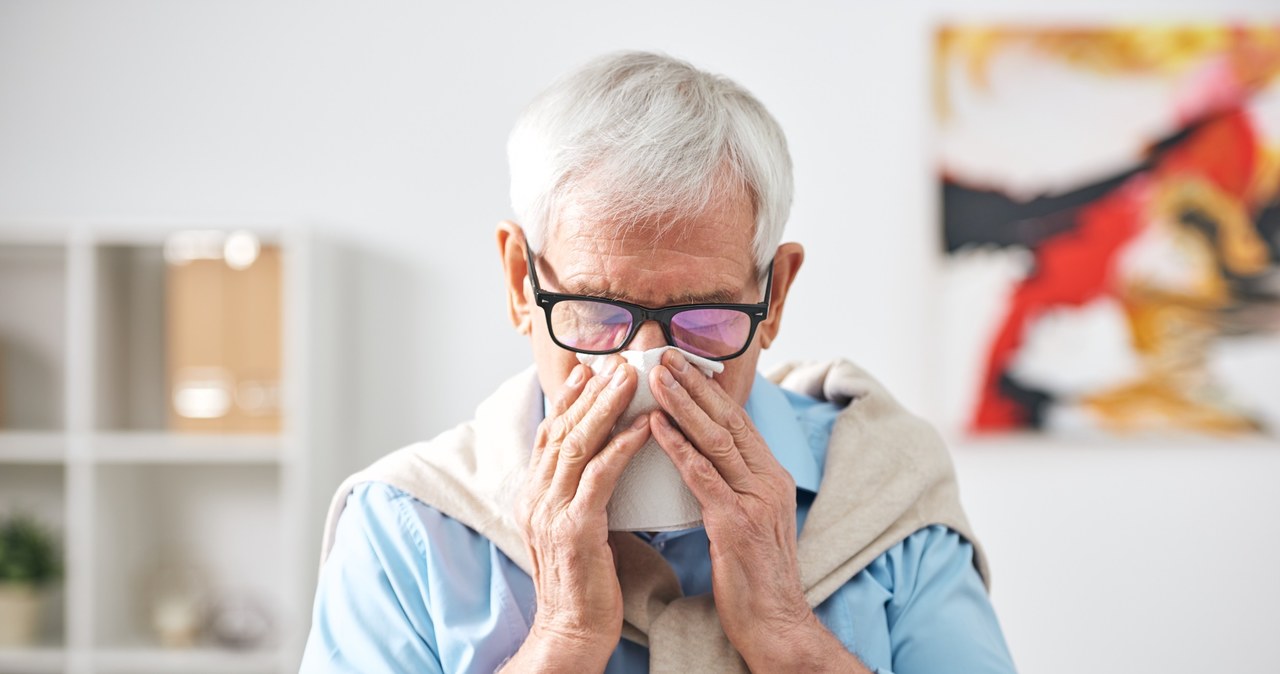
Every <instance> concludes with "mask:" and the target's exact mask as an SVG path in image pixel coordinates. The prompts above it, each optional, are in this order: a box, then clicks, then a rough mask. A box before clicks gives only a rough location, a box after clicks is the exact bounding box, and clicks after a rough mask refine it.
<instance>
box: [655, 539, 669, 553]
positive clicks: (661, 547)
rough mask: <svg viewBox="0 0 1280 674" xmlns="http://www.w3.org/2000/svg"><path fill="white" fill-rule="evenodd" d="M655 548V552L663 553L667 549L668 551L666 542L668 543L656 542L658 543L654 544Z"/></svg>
mask: <svg viewBox="0 0 1280 674" xmlns="http://www.w3.org/2000/svg"><path fill="white" fill-rule="evenodd" d="M653 548H654V549H655V550H657V551H658V552H662V551H663V550H666V549H667V542H666V541H656V542H655V543H654V544H653Z"/></svg>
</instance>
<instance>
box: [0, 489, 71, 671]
mask: <svg viewBox="0 0 1280 674" xmlns="http://www.w3.org/2000/svg"><path fill="white" fill-rule="evenodd" d="M17 513H21V514H26V515H30V516H31V517H33V518H35V519H36V521H38V522H39V523H40V524H42V525H44V526H45V527H46V528H48V529H49V530H51V531H52V532H53V534H54V536H55V537H56V539H57V540H58V544H59V546H60V547H61V551H62V559H63V561H62V566H63V569H64V570H65V569H66V568H67V561H66V560H67V554H66V550H67V541H66V531H67V528H66V470H65V468H64V467H63V466H61V465H40V464H0V516H9V515H12V514H17ZM64 578H65V575H64ZM64 582H65V581H57V582H55V583H53V584H52V585H51V586H50V587H49V588H48V589H47V590H44V591H43V596H42V606H43V615H42V616H41V624H40V632H39V635H38V637H37V638H38V643H37V645H36V647H34V648H28V649H9V650H4V651H0V653H3V655H0V672H7V671H14V670H17V671H26V667H14V668H13V669H8V668H6V667H4V666H3V663H4V662H7V661H13V659H18V660H21V661H27V660H30V661H32V662H45V661H48V660H49V659H50V658H51V657H52V656H50V655H49V654H50V653H51V652H52V651H53V650H54V649H55V648H56V647H60V646H61V645H62V644H64V643H65V641H66V638H65V634H66V610H65V603H66V593H65V591H64V587H65V585H64ZM32 669H39V668H38V667H32Z"/></svg>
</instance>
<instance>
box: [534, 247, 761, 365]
mask: <svg viewBox="0 0 1280 674" xmlns="http://www.w3.org/2000/svg"><path fill="white" fill-rule="evenodd" d="M525 257H526V258H527V259H528V261H529V281H530V282H531V283H532V284H533V297H534V301H535V302H537V303H538V306H540V307H542V310H543V313H545V314H546V315H547V332H548V333H550V334H551V341H553V342H555V343H556V345H557V346H559V347H560V348H563V349H568V350H570V351H575V352H577V353H586V354H605V353H617V352H618V351H621V350H622V349H624V348H625V347H626V346H627V345H628V344H630V343H631V340H632V339H633V338H634V337H635V336H636V332H637V331H638V330H639V329H640V326H641V325H643V324H644V322H645V321H657V322H658V325H660V326H662V334H663V335H664V336H665V337H666V338H667V344H670V345H672V346H678V347H680V348H681V349H684V350H685V351H688V352H690V353H694V354H697V355H699V356H702V357H704V358H706V359H708V360H729V359H731V358H737V357H738V356H741V355H742V353H743V352H744V351H746V350H747V347H748V346H749V345H750V344H751V338H752V337H754V336H755V334H756V327H757V326H759V325H760V322H761V321H763V320H764V319H766V318H768V316H769V297H770V295H771V293H772V292H773V261H772V260H770V261H769V271H768V274H767V276H766V277H765V287H764V301H763V302H760V303H759V304H678V305H674V306H670V307H662V308H660V309H651V308H649V307H643V306H640V305H639V304H631V303H630V302H623V301H620V300H611V299H605V298H603V297H591V296H589V295H566V294H563V293H551V292H546V291H544V290H542V288H541V287H539V286H538V271H537V270H536V269H535V268H534V261H533V252H532V251H530V250H529V248H528V246H526V247H525Z"/></svg>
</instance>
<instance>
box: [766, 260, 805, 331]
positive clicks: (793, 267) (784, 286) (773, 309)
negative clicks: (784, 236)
mask: <svg viewBox="0 0 1280 674" xmlns="http://www.w3.org/2000/svg"><path fill="white" fill-rule="evenodd" d="M802 264H804V246H801V245H800V244H798V243H784V244H782V245H781V246H778V254H777V255H775V256H774V258H773V291H772V294H771V295H770V298H769V317H768V318H766V319H765V320H764V322H763V323H761V324H760V328H759V333H760V346H762V347H764V348H766V349H767V348H769V345H770V344H772V343H773V340H774V339H775V338H777V336H778V330H779V329H780V328H781V327H782V307H783V306H784V305H785V304H786V303H787V293H788V292H789V291H790V290H791V284H792V282H794V281H795V280H796V274H797V273H799V272H800V265H802Z"/></svg>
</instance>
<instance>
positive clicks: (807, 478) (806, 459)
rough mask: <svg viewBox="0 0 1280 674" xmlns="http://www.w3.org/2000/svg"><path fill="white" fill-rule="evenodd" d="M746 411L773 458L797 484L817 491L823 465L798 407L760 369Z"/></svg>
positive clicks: (801, 487)
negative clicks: (810, 441) (802, 423)
mask: <svg viewBox="0 0 1280 674" xmlns="http://www.w3.org/2000/svg"><path fill="white" fill-rule="evenodd" d="M746 410H747V415H748V416H750V417H751V421H752V423H754V424H755V426H756V430H757V431H759V432H760V436H761V437H763V438H764V441H765V443H766V444H767V445H769V449H770V450H772V451H773V456H774V458H776V459H777V460H778V463H780V464H782V467H783V468H786V469H787V472H788V473H791V478H792V479H793V480H795V481H796V487H798V488H800V489H804V490H806V491H810V492H813V493H815V494H816V493H817V492H818V484H819V483H820V482H822V467H821V466H819V465H818V460H817V458H815V457H814V453H813V448H812V447H810V446H809V439H808V435H807V434H806V433H805V431H804V429H803V428H802V426H801V422H800V418H799V416H797V414H796V410H795V408H793V407H792V406H791V403H790V402H789V401H788V400H787V396H786V394H784V393H783V392H782V389H781V388H779V387H778V385H777V384H774V383H773V382H771V381H769V380H768V379H766V378H765V377H764V376H763V375H761V374H760V373H758V372H757V373H756V379H755V382H754V383H753V384H752V385H751V395H750V396H749V397H748V398H747V404H746Z"/></svg>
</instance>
